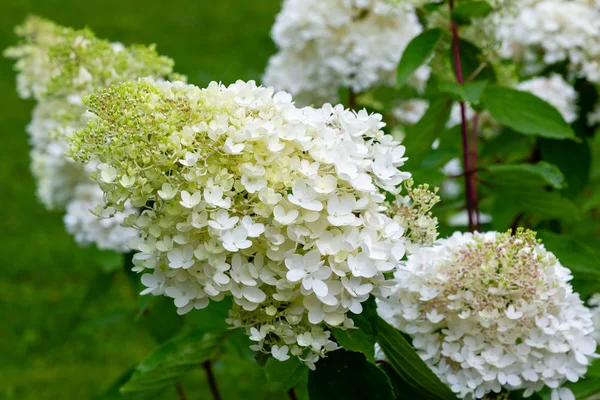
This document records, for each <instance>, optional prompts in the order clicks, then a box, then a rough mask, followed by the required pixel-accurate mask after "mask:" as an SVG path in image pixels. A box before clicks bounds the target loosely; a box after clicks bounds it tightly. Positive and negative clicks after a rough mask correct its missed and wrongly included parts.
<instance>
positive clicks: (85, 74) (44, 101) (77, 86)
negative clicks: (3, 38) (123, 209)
mask: <svg viewBox="0 0 600 400" xmlns="http://www.w3.org/2000/svg"><path fill="white" fill-rule="evenodd" d="M16 33H17V34H18V35H19V36H20V37H21V38H22V43H20V44H19V45H18V46H15V47H12V48H9V49H7V50H6V52H5V55H6V56H7V57H10V58H14V59H16V60H17V61H16V64H15V69H16V70H17V71H18V72H19V73H18V75H17V86H18V92H19V95H20V96H21V97H22V98H32V99H34V100H36V101H37V104H36V106H35V108H34V110H33V113H32V120H31V122H30V124H29V125H28V127H27V132H28V133H29V136H30V144H31V146H32V150H31V171H32V173H33V175H34V177H35V179H36V181H37V190H36V191H37V196H38V198H39V200H40V201H41V202H42V204H44V206H45V207H46V208H48V209H52V210H66V212H67V215H66V216H65V218H64V221H65V224H66V226H67V229H68V231H69V232H70V233H72V234H73V235H74V237H75V240H76V241H77V242H78V243H80V244H83V245H85V244H90V243H96V244H97V245H98V247H99V248H103V249H114V250H118V251H126V246H125V243H126V242H127V240H128V239H129V238H130V237H131V236H132V234H134V233H135V231H134V230H133V229H131V228H123V227H121V226H120V223H121V220H122V218H111V217H110V216H105V217H104V218H101V219H100V218H98V217H97V216H95V215H93V214H92V213H91V211H90V210H92V209H95V208H97V207H99V206H103V205H104V199H103V196H102V192H101V191H99V189H98V190H96V191H95V192H94V191H93V190H92V189H91V188H90V185H96V183H95V182H94V181H93V180H91V178H90V177H89V173H90V172H92V171H93V170H94V168H93V165H89V166H88V167H85V166H84V165H82V164H78V163H76V162H74V161H73V160H72V159H71V158H69V157H68V156H67V152H68V150H69V145H68V143H67V139H66V138H67V137H68V136H69V135H70V134H72V133H73V132H74V131H76V130H79V129H82V128H83V127H84V126H85V124H84V123H83V122H82V121H81V115H82V114H83V113H84V112H85V106H84V104H83V101H82V96H86V95H88V94H90V93H92V92H93V91H94V90H96V89H98V88H103V87H106V86H108V85H110V84H112V83H116V82H121V81H126V80H132V79H137V78H138V77H141V76H154V77H157V78H158V77H166V76H168V75H170V74H171V73H172V66H173V62H172V60H170V59H169V58H166V57H162V56H159V55H158V54H157V53H156V51H155V50H154V48H153V47H145V46H131V47H129V48H126V47H124V46H123V45H122V44H120V43H109V42H107V41H104V40H100V39H98V38H96V37H95V36H94V35H93V34H92V32H90V31H89V30H87V29H84V30H73V29H71V28H65V27H61V26H58V25H56V24H54V23H53V22H51V21H47V20H44V19H41V18H37V17H30V18H28V19H27V20H26V21H25V23H24V24H23V25H22V26H20V27H17V29H16ZM96 186H97V185H96Z"/></svg>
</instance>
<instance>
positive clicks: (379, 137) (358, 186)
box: [72, 79, 438, 367]
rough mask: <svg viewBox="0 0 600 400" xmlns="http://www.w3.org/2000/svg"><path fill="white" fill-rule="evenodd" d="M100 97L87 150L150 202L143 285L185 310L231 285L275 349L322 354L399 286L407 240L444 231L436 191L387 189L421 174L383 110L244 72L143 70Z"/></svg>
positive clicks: (114, 190) (256, 331)
mask: <svg viewBox="0 0 600 400" xmlns="http://www.w3.org/2000/svg"><path fill="white" fill-rule="evenodd" d="M107 103H110V104H111V107H108V108H106V107H103V104H107ZM125 103H126V104H127V107H124V105H125ZM88 105H89V107H90V114H89V116H88V118H89V125H88V129H85V130H83V131H81V132H78V133H77V134H76V135H74V136H73V137H72V140H73V142H72V149H73V151H74V153H75V156H76V157H78V158H79V159H81V160H83V161H87V160H90V159H91V160H93V159H98V160H99V161H100V164H99V165H98V168H97V173H96V179H97V180H98V182H99V183H100V185H101V187H102V189H103V190H104V191H105V193H106V198H107V200H108V206H110V207H115V208H116V209H121V207H122V205H123V204H124V202H126V201H131V203H132V204H133V205H135V206H138V207H142V206H146V207H147V209H146V210H145V211H143V212H142V214H141V215H140V216H139V217H137V216H133V217H131V218H129V219H128V220H129V222H130V223H131V225H132V226H134V227H135V228H136V229H138V230H139V231H140V233H141V237H140V238H139V239H138V240H136V241H134V245H135V248H136V249H137V250H139V253H137V254H136V255H135V257H134V264H135V265H136V268H135V270H136V271H138V272H142V271H145V272H146V273H145V274H144V275H143V276H142V282H143V283H144V285H146V287H147V289H146V290H144V292H143V293H152V294H154V295H165V296H169V297H172V298H173V299H174V302H175V305H176V306H177V307H178V312H179V313H180V314H183V313H187V312H188V311H190V310H192V309H194V308H203V307H206V306H207V305H208V303H209V301H210V300H214V301H219V300H221V299H223V297H224V296H231V297H233V301H234V304H235V306H234V308H233V310H231V312H230V323H231V324H232V325H233V326H236V327H244V328H246V331H247V332H248V334H249V335H250V337H251V339H252V340H254V341H256V345H255V346H253V348H254V349H256V350H261V351H264V352H267V353H271V354H272V355H273V356H274V357H275V358H277V359H280V360H281V359H286V357H287V356H288V352H289V354H292V355H294V356H298V357H299V358H300V359H301V360H303V361H304V362H306V363H307V364H308V365H309V366H310V367H314V363H315V362H316V360H318V359H319V357H321V356H322V355H323V354H325V352H327V351H329V350H333V349H335V348H336V345H335V344H334V343H333V342H332V341H331V339H330V333H329V331H328V330H327V329H326V327H327V326H351V321H350V320H349V319H348V317H347V316H346V315H347V313H348V311H352V312H354V313H360V312H361V310H362V306H361V303H362V302H364V301H365V300H367V298H368V297H369V295H371V294H372V295H375V296H386V295H387V294H389V290H390V288H391V287H392V286H393V281H390V279H388V278H387V277H386V275H385V273H388V272H391V271H393V270H394V269H395V268H396V267H397V266H398V265H399V262H400V259H401V258H402V257H403V256H404V254H405V252H406V250H407V249H408V250H409V251H410V250H411V249H413V248H414V247H415V246H418V245H419V244H422V243H431V242H432V241H433V240H434V239H435V236H436V224H437V221H436V220H435V219H434V218H432V217H431V216H430V213H429V209H430V208H431V206H433V204H435V202H437V201H438V199H437V197H436V196H435V194H433V193H431V192H429V191H427V189H426V188H423V187H419V188H416V189H413V188H410V187H408V193H407V196H406V197H402V196H397V197H396V201H395V202H394V203H393V204H390V203H387V202H386V201H385V196H384V195H383V194H382V193H381V190H386V191H388V192H389V193H393V194H396V195H398V194H399V193H400V187H399V185H400V184H401V183H403V182H404V181H405V180H407V179H408V178H409V177H410V174H408V173H406V172H403V171H401V170H399V167H402V165H403V164H404V162H405V160H406V158H405V157H404V152H405V149H404V147H403V146H401V145H400V144H399V143H398V142H395V141H394V140H393V139H392V138H391V136H389V135H385V134H384V133H383V131H382V130H381V128H382V127H383V126H384V124H383V123H382V122H381V115H379V114H371V115H369V114H368V113H367V112H366V111H364V110H363V111H360V112H358V113H355V112H351V111H349V110H345V109H344V108H343V106H335V107H333V106H331V105H329V104H326V105H325V106H324V107H323V108H320V109H313V108H310V107H307V108H303V109H298V108H296V107H295V106H294V104H293V102H292V98H291V96H290V95H289V94H287V93H285V92H278V93H275V92H274V91H273V89H272V88H264V87H259V86H256V84H255V83H254V82H248V83H246V82H241V81H238V82H237V83H235V84H233V85H230V86H227V87H226V86H223V85H220V84H217V83H215V82H213V83H211V84H210V85H209V86H208V88H206V89H200V88H198V87H195V86H192V85H185V84H183V83H181V82H175V83H169V82H163V83H156V82H154V81H152V80H147V79H144V80H140V81H139V82H138V83H128V84H123V85H120V86H117V87H112V88H110V89H107V90H105V91H101V92H99V93H98V94H96V95H94V96H92V97H91V98H90V100H89V104H88ZM173 105H175V106H173ZM132 122H134V123H132ZM109 143H110V146H108V144H109ZM407 186H409V185H407Z"/></svg>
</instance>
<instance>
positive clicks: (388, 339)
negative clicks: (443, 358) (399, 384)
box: [375, 317, 456, 400]
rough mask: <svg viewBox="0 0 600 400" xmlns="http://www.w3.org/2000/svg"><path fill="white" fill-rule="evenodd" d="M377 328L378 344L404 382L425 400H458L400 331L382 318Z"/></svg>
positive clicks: (378, 320) (377, 323)
mask: <svg viewBox="0 0 600 400" xmlns="http://www.w3.org/2000/svg"><path fill="white" fill-rule="evenodd" d="M375 326H376V329H377V343H379V346H380V347H381V350H382V351H383V353H384V354H385V356H386V359H387V361H388V363H389V364H390V365H391V366H392V367H393V368H394V370H395V371H396V372H397V373H398V374H399V375H400V376H401V377H402V379H403V381H404V382H406V383H408V384H409V385H410V386H411V387H412V388H413V389H414V390H416V391H417V392H418V393H419V394H420V395H421V396H422V397H423V398H425V399H432V400H433V399H438V400H443V399H448V400H450V399H456V396H455V395H454V393H452V391H451V390H450V388H449V387H448V386H446V385H444V384H443V383H442V382H441V381H440V379H439V378H438V377H437V376H436V375H435V374H434V373H433V371H431V369H429V367H428V366H427V365H426V364H425V362H423V360H421V357H419V355H418V354H417V353H416V351H415V350H414V349H413V347H412V346H411V345H410V343H408V342H407V341H406V339H404V336H402V334H401V333H400V332H399V331H398V330H396V329H395V328H394V327H392V326H391V325H390V324H388V323H387V322H386V321H384V320H383V319H382V318H381V317H378V318H377V320H376V324H375Z"/></svg>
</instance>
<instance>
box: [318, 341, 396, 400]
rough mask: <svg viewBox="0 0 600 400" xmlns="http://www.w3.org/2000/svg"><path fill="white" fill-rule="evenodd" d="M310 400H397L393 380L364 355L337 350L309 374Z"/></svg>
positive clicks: (320, 361)
mask: <svg viewBox="0 0 600 400" xmlns="http://www.w3.org/2000/svg"><path fill="white" fill-rule="evenodd" d="M308 393H309V398H310V400H364V399H369V400H393V399H394V393H393V391H392V386H391V384H390V380H389V378H388V377H387V375H386V374H385V372H383V371H382V370H381V369H380V368H379V367H377V366H376V365H375V364H373V363H370V362H368V361H367V359H366V358H365V356H364V354H360V353H355V352H352V351H346V350H344V349H340V350H336V351H333V352H331V353H329V354H328V355H327V357H326V358H323V359H321V360H319V362H318V363H317V370H316V371H310V372H309V373H308Z"/></svg>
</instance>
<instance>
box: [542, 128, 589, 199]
mask: <svg viewBox="0 0 600 400" xmlns="http://www.w3.org/2000/svg"><path fill="white" fill-rule="evenodd" d="M540 152H541V155H542V159H543V160H544V161H547V162H550V163H552V164H555V165H556V166H557V167H558V168H560V170H561V171H562V173H563V174H564V176H565V180H566V181H567V184H568V186H569V189H568V190H565V191H564V192H565V193H564V194H565V195H566V196H568V197H570V198H576V197H577V196H579V195H581V194H582V193H583V191H584V189H585V188H586V186H587V184H588V182H589V178H590V169H591V164H592V154H591V153H592V152H591V151H590V146H589V143H588V141H587V140H585V139H584V140H582V141H581V142H580V143H577V142H574V141H571V140H569V141H564V140H550V139H542V140H540Z"/></svg>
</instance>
